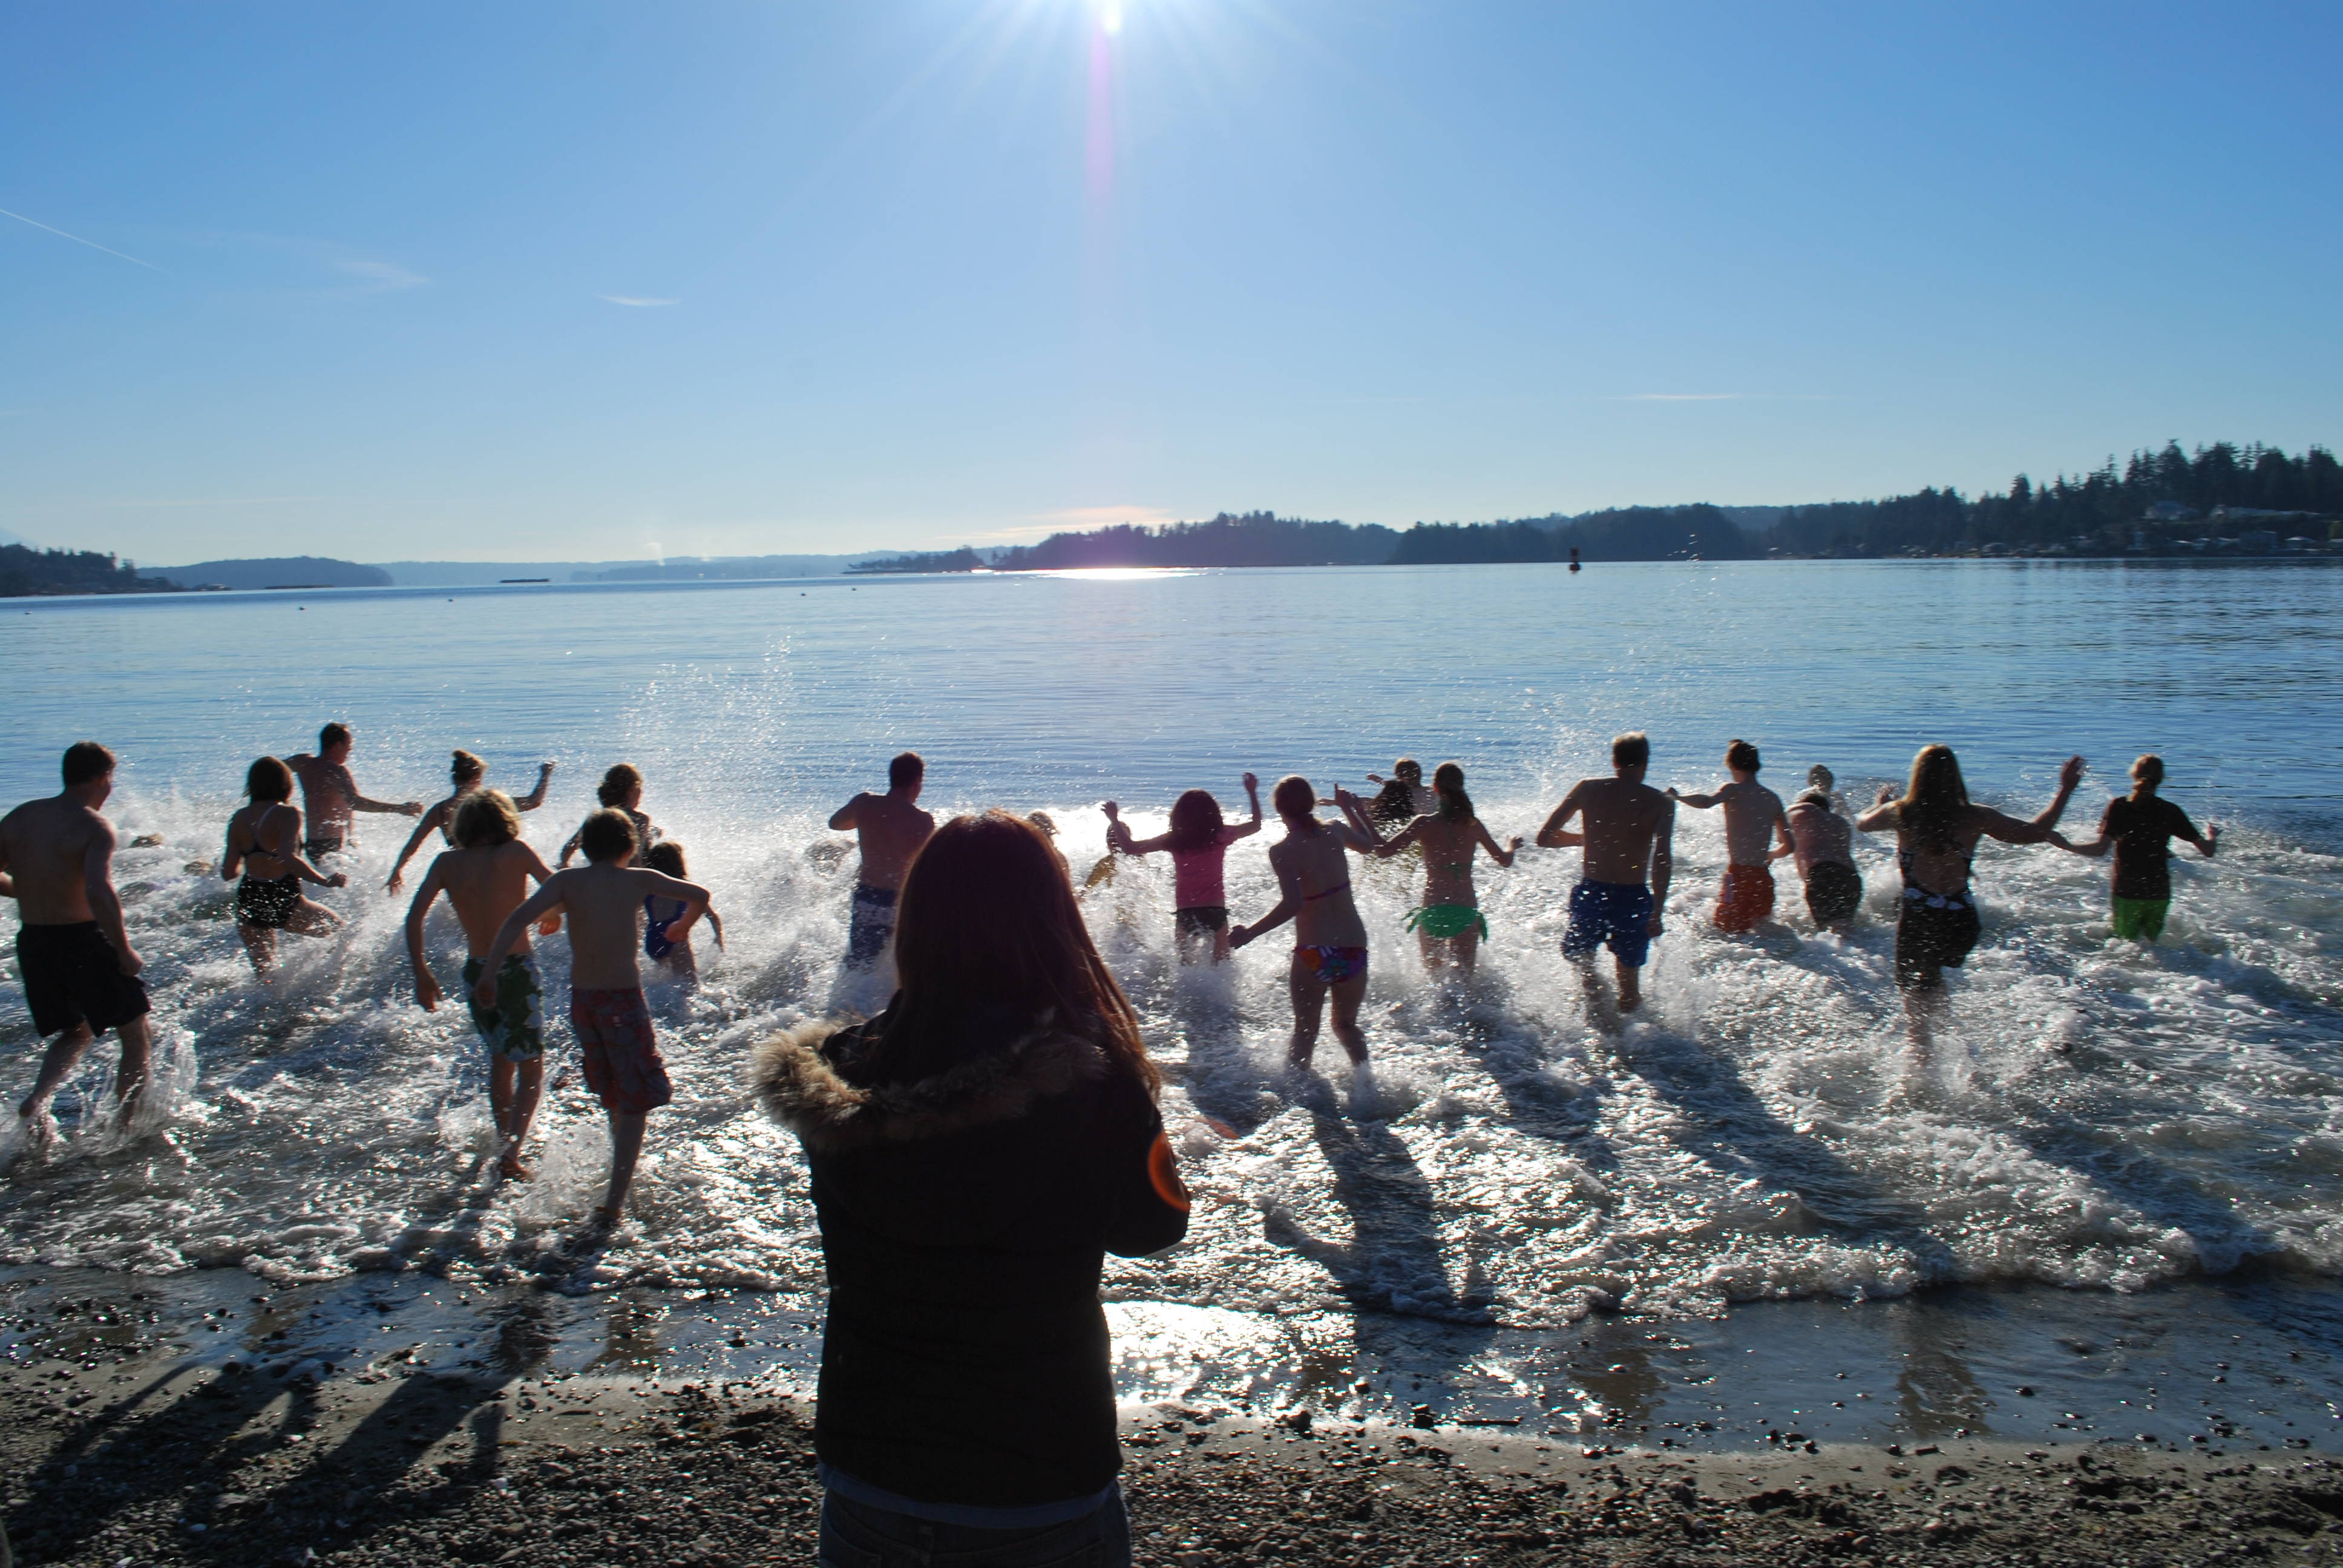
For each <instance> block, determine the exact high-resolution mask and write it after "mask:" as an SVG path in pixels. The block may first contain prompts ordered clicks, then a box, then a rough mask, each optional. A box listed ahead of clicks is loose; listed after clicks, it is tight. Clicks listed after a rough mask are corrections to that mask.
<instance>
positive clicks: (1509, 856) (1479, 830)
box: [1409, 817, 1522, 867]
mask: <svg viewBox="0 0 2343 1568" xmlns="http://www.w3.org/2000/svg"><path fill="white" fill-rule="evenodd" d="M1413 825H1414V824H1413V823H1410V824H1409V826H1411V827H1413ZM1473 833H1474V834H1475V835H1476V836H1477V837H1478V838H1479V839H1480V840H1481V847H1482V848H1483V849H1486V850H1488V851H1489V859H1492V860H1494V861H1496V862H1497V864H1499V865H1500V866H1508V867H1510V866H1511V865H1512V864H1513V856H1514V855H1515V854H1516V853H1518V852H1519V851H1520V849H1521V847H1522V841H1521V839H1520V838H1519V836H1516V837H1515V838H1514V839H1513V848H1512V849H1499V848H1497V840H1496V839H1493V838H1491V837H1490V836H1489V824H1487V823H1486V822H1483V821H1482V820H1481V819H1479V818H1477V817H1475V818H1474V819H1473Z"/></svg>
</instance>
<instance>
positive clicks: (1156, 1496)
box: [0, 1291, 2343, 1568]
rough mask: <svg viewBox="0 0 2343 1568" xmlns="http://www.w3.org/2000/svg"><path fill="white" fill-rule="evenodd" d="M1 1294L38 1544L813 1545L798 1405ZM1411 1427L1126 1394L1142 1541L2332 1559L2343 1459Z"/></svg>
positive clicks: (20, 1491)
mask: <svg viewBox="0 0 2343 1568" xmlns="http://www.w3.org/2000/svg"><path fill="white" fill-rule="evenodd" d="M150 1300H152V1298H150ZM10 1307H11V1312H12V1321H11V1322H10V1327H11V1329H12V1331H13V1332H12V1333H11V1336H10V1359H9V1362H8V1364H7V1366H6V1367H5V1370H0V1471H5V1474H6V1475H7V1477H8V1478H9V1479H8V1493H7V1497H6V1507H7V1524H8V1530H9V1533H10V1535H11V1537H12V1539H13V1540H14V1542H15V1549H16V1552H17V1554H18V1560H19V1561H20V1562H25V1563H75V1564H97V1565H112V1568H119V1565H122V1564H132V1565H140V1564H147V1563H219V1564H228V1563H236V1564H243V1563H252V1564H275V1563H318V1562H336V1563H400V1564H421V1565H426V1568H427V1565H433V1564H439V1563H548V1562H549V1563H628V1564H632V1563H646V1564H649V1563H659V1564H680V1565H689V1568H727V1565H729V1564H740V1563H762V1562H783V1563H788V1562H800V1563H802V1562H810V1561H811V1558H812V1542H813V1531H814V1524H815V1518H816V1510H817V1507H818V1504H819V1498H820V1488H819V1485H818V1483H817V1482H816V1480H815V1477H814V1472H813V1456H812V1450H811V1424H810V1423H811V1406H810V1404H809V1402H808V1401H807V1400H806V1399H805V1398H804V1397H803V1396H802V1395H801V1394H793V1393H785V1392H775V1391H774V1390H772V1389H770V1388H769V1387H763V1386H759V1385H758V1384H757V1383H755V1382H739V1381H737V1380H735V1381H727V1380H723V1379H719V1378H716V1377H712V1376H710V1377H704V1378H690V1379H682V1380H679V1379H677V1378H674V1377H665V1378H661V1377H653V1376H635V1377H628V1376H624V1375H604V1374H599V1373H595V1372H583V1373H581V1372H558V1371H556V1370H554V1369H553V1368H552V1367H551V1366H549V1365H548V1364H546V1363H545V1362H542V1361H541V1360H540V1361H539V1362H538V1364H536V1365H534V1366H531V1367H529V1368H528V1369H527V1370H526V1371H522V1372H509V1371H498V1370H496V1369H495V1368H494V1367H493V1366H489V1365H483V1364H479V1363H478V1362H459V1363H456V1364H452V1365H449V1364H441V1363H438V1362H435V1361H434V1360H433V1359H432V1357H431V1354H430V1352H427V1350H424V1349H420V1348H418V1347H417V1345H414V1344H412V1343H407V1342H403V1341H401V1342H393V1343H391V1344H389V1345H387V1346H385V1347H383V1348H379V1349H376V1348H373V1347H369V1352H368V1354H367V1356H366V1357H365V1358H364V1359H358V1358H357V1357H352V1358H350V1359H347V1360H346V1361H340V1362H329V1361H326V1360H323V1359H321V1358H319V1357H317V1356H315V1355H300V1354H297V1353H295V1352H292V1351H286V1352H282V1353H278V1354H272V1347H273V1346H277V1345H290V1344H291V1343H292V1342H293V1341H294V1335H293V1332H292V1330H291V1329H290V1327H280V1328H264V1329H262V1330H261V1331H260V1332H256V1334H255V1335H254V1336H253V1337H252V1338H251V1339H249V1340H247V1341H246V1342H245V1348H242V1349H240V1350H238V1351H236V1352H233V1353H227V1354H225V1355H222V1354H219V1353H216V1352H210V1353H206V1350H205V1349H204V1348H203V1347H193V1348H191V1347H189V1346H187V1345H186V1344H185V1343H182V1342H176V1335H175V1334H173V1333H168V1332H165V1330H166V1324H165V1323H164V1322H163V1321H162V1320H163V1318H164V1312H163V1311H162V1310H161V1309H160V1308H158V1307H156V1306H153V1305H144V1304H141V1302H139V1300H138V1299H137V1298H135V1297H130V1296H126V1295H112V1296H108V1297H105V1298H96V1297H85V1298H78V1299H76V1298H74V1297H71V1296H69V1295H48V1294H44V1293H41V1292H30V1291H26V1292H17V1293H16V1294H15V1296H14V1298H13V1299H12V1301H11V1302H10ZM35 1312H37V1313H38V1321H37V1322H35ZM386 1337H389V1336H386ZM502 1348H503V1350H504V1351H506V1352H518V1353H521V1354H523V1355H526V1354H527V1353H528V1347H527V1346H525V1345H518V1346H517V1345H510V1344H508V1345H505V1346H503V1347H502ZM255 1352H257V1353H255ZM1000 1419H1001V1421H1003V1422H1013V1421H1014V1420H1016V1419H1017V1415H1016V1412H1014V1411H1008V1410H1004V1411H1002V1412H1000ZM1414 1420H1415V1421H1419V1422H1423V1423H1424V1424H1423V1425H1421V1426H1417V1425H1413V1424H1393V1423H1391V1422H1362V1421H1352V1420H1342V1419H1339V1418H1338V1417H1335V1416H1332V1415H1328V1414H1324V1413H1318V1412H1311V1411H1309V1410H1307V1409H1306V1408H1296V1409H1293V1410H1290V1411H1288V1412H1284V1413H1283V1414H1282V1416H1274V1417H1272V1416H1264V1415H1261V1414H1250V1415H1249V1414H1243V1413H1240V1412H1231V1411H1227V1410H1224V1409H1215V1408H1208V1407H1203V1406H1200V1405H1196V1404H1191V1403H1185V1402H1176V1401H1172V1402H1155V1403H1151V1404H1137V1405H1131V1406H1128V1407H1126V1408H1125V1410H1124V1420H1123V1432H1124V1441H1125V1442H1126V1444H1127V1457H1128V1460H1129V1468H1128V1470H1127V1472H1126V1474H1125V1477H1124V1484H1125V1487H1126V1491H1127V1493H1128V1496H1129V1499H1130V1504H1131V1515H1132V1521H1133V1528H1134V1532H1135V1534H1136V1536H1137V1547H1138V1552H1137V1557H1138V1561H1139V1562H1141V1563H1179V1564H1218V1563H1269V1562H1294V1563H1374V1564H1409V1563H1416V1564H1430V1563H1651V1564H1660V1563H1692V1562H1716V1563H1742V1562H1755V1561H1767V1562H1775V1563H1810V1562H1811V1563H1821V1562H1831V1563H1979V1564H1982V1563H2033V1564H2065V1563H2076V1564H2084V1563H2089V1564H2101V1563H2123V1564H2129V1565H2134V1568H2147V1565H2149V1564H2179V1563H2224V1562H2245V1561H2247V1560H2249V1559H2254V1560H2261V1561H2267V1562H2274V1563H2337V1562H2343V1461H2338V1460H2337V1459H2335V1458H2332V1457H2330V1456H2328V1454H2326V1453H2323V1452H2308V1451H2301V1450H2290V1449H2284V1448H2281V1449H2278V1450H2276V1451H2272V1450H2270V1449H2265V1448H2261V1447H2259V1446H2258V1445H2255V1446H2253V1447H2251V1448H2249V1449H2242V1450H2239V1449H2232V1450H2227V1451H2223V1452H2211V1451H2210V1450H2209V1449H2207V1448H2185V1447H2176V1446H2175V1445H2171V1444H2156V1443H2147V1444H2143V1443H2141V1442H2137V1440H2123V1439H2101V1440H2098V1441H2096V1442H2036V1443H2031V1444H2029V1443H2026V1442H2013V1441H2008V1440H2003V1439H1995V1440H1984V1439H1958V1438H1952V1437H1946V1438H1944V1439H1941V1440H1938V1441H1936V1442H1910V1443H1896V1444H1893V1445H1880V1444H1867V1443H1850V1442H1815V1441H1813V1440H1812V1438H1811V1436H1810V1434H1808V1433H1806V1432H1802V1431H1799V1430H1797V1429H1796V1428H1795V1427H1791V1428H1789V1429H1787V1430H1784V1429H1780V1428H1775V1429H1771V1430H1769V1431H1768V1432H1765V1434H1764V1435H1763V1436H1762V1437H1760V1438H1756V1439H1754V1440H1745V1441H1744V1442H1741V1443H1738V1444H1736V1445H1735V1446H1734V1447H1731V1448H1728V1449H1724V1450H1715V1451H1708V1452H1683V1451H1672V1450H1667V1449H1658V1448H1654V1447H1651V1446H1646V1445H1645V1444H1646V1443H1647V1442H1649V1440H1648V1439H1638V1440H1637V1441H1636V1442H1632V1443H1630V1442H1626V1441H1624V1435H1625V1434H1624V1433H1613V1434H1606V1433H1604V1432H1602V1431H1600V1430H1598V1431H1596V1432H1592V1433H1589V1434H1588V1435H1586V1436H1584V1437H1583V1438H1581V1437H1574V1438H1564V1437H1561V1436H1559V1435H1556V1434H1553V1433H1545V1434H1532V1433H1527V1432H1519V1431H1517V1430H1514V1429H1512V1428H1508V1427H1503V1426H1469V1425H1458V1424H1454V1423H1449V1422H1441V1421H1440V1420H1439V1419H1438V1418H1437V1416H1436V1414H1435V1412H1433V1411H1432V1409H1431V1408H1430V1407H1429V1406H1425V1407H1423V1410H1422V1412H1420V1413H1419V1414H1418V1415H1416V1416H1415V1418H1414Z"/></svg>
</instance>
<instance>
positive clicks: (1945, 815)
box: [1896, 746, 1969, 854]
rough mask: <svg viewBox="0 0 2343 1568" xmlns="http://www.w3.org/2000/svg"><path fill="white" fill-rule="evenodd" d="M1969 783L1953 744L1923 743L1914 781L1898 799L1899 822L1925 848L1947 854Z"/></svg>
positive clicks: (1897, 813)
mask: <svg viewBox="0 0 2343 1568" xmlns="http://www.w3.org/2000/svg"><path fill="white" fill-rule="evenodd" d="M1968 803H1969V787H1968V786H1967V785H1966V784H1965V783H1963V782H1962V781H1961V762H1960V759H1959V758H1957V757H1955V756H1954V755H1953V749H1952V748H1951V747H1949V746H1923V747H1922V748H1920V754H1919V755H1918V756H1916V757H1915V758H1913V759H1912V781H1911V782H1910V783H1908V784H1906V786H1905V787H1904V798H1903V799H1900V800H1898V801H1896V826H1897V827H1899V828H1901V829H1903V830H1904V831H1905V832H1906V834H1908V835H1910V837H1911V839H1912V841H1913V842H1914V843H1916V844H1917V845H1918V846H1919V847H1920V848H1922V849H1928V850H1932V851H1934V852H1936V853H1937V854H1943V853H1945V852H1946V851H1948V850H1950V849H1952V847H1953V841H1954V835H1955V832H1956V830H1957V829H1958V828H1959V827H1960V821H1961V812H1962V810H1963V809H1965V808H1966V806H1967V805H1968Z"/></svg>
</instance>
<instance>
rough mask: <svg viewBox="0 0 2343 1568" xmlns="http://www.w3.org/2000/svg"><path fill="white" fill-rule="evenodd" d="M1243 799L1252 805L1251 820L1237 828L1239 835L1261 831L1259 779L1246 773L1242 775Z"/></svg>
mask: <svg viewBox="0 0 2343 1568" xmlns="http://www.w3.org/2000/svg"><path fill="white" fill-rule="evenodd" d="M1244 792H1245V799H1246V800H1247V801H1248V802H1249V803H1250V804H1251V805H1252V821H1250V822H1248V823H1246V824H1245V825H1243V826H1242V827H1241V828H1239V829H1237V834H1238V836H1239V837H1242V836H1243V835H1244V834H1247V833H1258V832H1260V831H1261V780H1260V779H1256V778H1254V777H1253V776H1252V774H1250V773H1248V774H1246V775H1245V776H1244Z"/></svg>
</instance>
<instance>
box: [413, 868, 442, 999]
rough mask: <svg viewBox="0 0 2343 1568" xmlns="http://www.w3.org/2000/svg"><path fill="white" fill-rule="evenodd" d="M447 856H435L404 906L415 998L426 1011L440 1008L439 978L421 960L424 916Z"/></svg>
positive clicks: (435, 890) (436, 889)
mask: <svg viewBox="0 0 2343 1568" xmlns="http://www.w3.org/2000/svg"><path fill="white" fill-rule="evenodd" d="M445 863H446V857H445V856H441V857H437V858H435V859H433V860H432V862H431V869H429V870H428V871H426V872H425V873H424V874H423V885H422V886H421V887H419V888H417V889H416V890H415V897H414V898H413V899H412V900H409V901H408V903H407V967H408V968H409V969H411V970H414V971H415V1000H417V1001H418V1002H420V1003H421V1004H422V1006H423V1010H424V1011H425V1012H437V1010H439V982H438V981H437V980H434V979H433V978H432V976H431V966H430V965H429V964H427V963H425V962H424V961H423V917H424V916H425V915H426V914H427V913H429V912H430V909H431V900H434V899H436V898H437V897H438V896H439V890H440V887H441V881H440V877H439V869H440V867H441V866H442V865H443V864H445Z"/></svg>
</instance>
